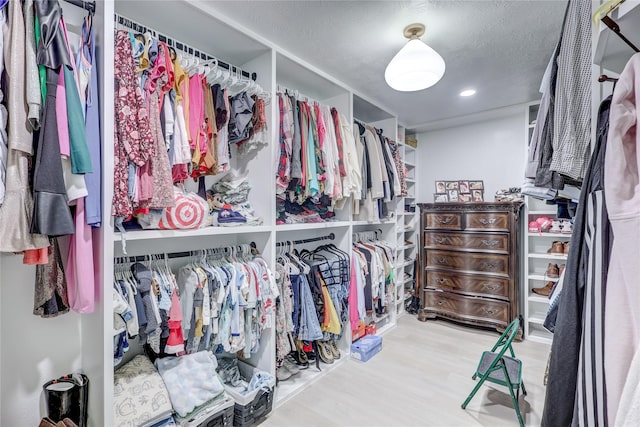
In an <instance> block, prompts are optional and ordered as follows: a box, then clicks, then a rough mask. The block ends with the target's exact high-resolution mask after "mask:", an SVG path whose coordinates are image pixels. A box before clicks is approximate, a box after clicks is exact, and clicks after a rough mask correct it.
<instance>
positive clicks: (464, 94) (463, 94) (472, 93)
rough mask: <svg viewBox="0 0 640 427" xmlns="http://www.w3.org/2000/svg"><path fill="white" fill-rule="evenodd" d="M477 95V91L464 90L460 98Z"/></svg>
mask: <svg viewBox="0 0 640 427" xmlns="http://www.w3.org/2000/svg"><path fill="white" fill-rule="evenodd" d="M475 94H476V90H475V89H466V90H463V91H462V92H460V96H463V97H467V96H473V95H475Z"/></svg>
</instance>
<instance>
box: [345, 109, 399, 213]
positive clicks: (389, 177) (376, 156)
mask: <svg viewBox="0 0 640 427" xmlns="http://www.w3.org/2000/svg"><path fill="white" fill-rule="evenodd" d="M353 135H354V139H355V141H357V143H358V155H359V161H360V165H361V176H362V187H361V190H362V191H361V196H360V198H359V199H354V205H353V208H354V209H353V212H354V218H356V219H358V220H362V221H378V220H380V219H383V218H386V217H388V216H389V214H390V213H389V209H388V207H387V205H386V203H388V202H391V200H392V199H394V198H395V196H396V195H401V194H402V192H403V184H402V183H404V191H405V193H406V181H405V176H404V166H403V164H402V161H401V159H400V153H399V151H398V149H397V144H395V143H394V144H395V148H392V144H390V140H389V139H388V138H385V137H384V136H383V135H382V130H381V129H376V128H375V127H373V126H370V125H367V124H365V123H363V122H361V121H359V120H357V119H356V120H354V124H353Z"/></svg>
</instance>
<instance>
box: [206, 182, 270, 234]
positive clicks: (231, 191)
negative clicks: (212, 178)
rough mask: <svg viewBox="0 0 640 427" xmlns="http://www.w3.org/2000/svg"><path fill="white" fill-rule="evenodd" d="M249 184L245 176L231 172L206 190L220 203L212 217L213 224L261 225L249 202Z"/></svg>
mask: <svg viewBox="0 0 640 427" xmlns="http://www.w3.org/2000/svg"><path fill="white" fill-rule="evenodd" d="M249 191H251V185H250V184H249V180H248V178H247V176H238V175H236V174H235V173H233V172H231V173H229V174H227V175H226V176H225V177H223V178H222V179H221V180H220V181H218V182H216V183H215V184H214V185H213V186H212V187H211V189H210V190H209V191H208V193H209V195H210V196H212V197H215V198H216V199H217V200H219V201H220V203H221V204H222V205H221V206H220V209H219V210H218V212H217V215H216V217H215V219H214V225H219V226H235V225H261V224H262V218H260V217H259V216H257V215H256V214H255V212H254V210H253V209H252V208H251V204H250V203H249Z"/></svg>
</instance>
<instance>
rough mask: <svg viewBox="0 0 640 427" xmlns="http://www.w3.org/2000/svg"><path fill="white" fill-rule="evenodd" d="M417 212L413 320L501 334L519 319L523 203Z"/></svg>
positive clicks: (430, 207)
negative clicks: (417, 305)
mask: <svg viewBox="0 0 640 427" xmlns="http://www.w3.org/2000/svg"><path fill="white" fill-rule="evenodd" d="M419 206H420V226H421V228H420V243H421V245H420V248H421V250H420V253H419V264H420V304H421V307H422V308H421V310H420V312H419V314H418V319H419V320H422V321H425V320H427V319H431V318H436V317H442V318H446V319H450V320H455V321H457V322H461V323H466V324H469V325H474V326H485V327H491V328H496V329H498V330H501V329H503V328H504V327H505V326H507V325H508V324H509V323H510V322H511V321H512V320H513V319H515V318H516V317H518V316H520V314H521V313H520V296H519V292H518V290H519V279H520V277H519V276H520V265H519V255H520V236H519V234H520V222H519V220H520V210H521V208H522V206H523V204H522V203H489V202H484V203H427V204H419Z"/></svg>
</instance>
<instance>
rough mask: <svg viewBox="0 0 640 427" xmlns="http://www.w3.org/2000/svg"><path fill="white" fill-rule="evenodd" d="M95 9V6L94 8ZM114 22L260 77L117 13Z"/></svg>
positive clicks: (252, 76) (219, 63)
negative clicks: (148, 33)
mask: <svg viewBox="0 0 640 427" xmlns="http://www.w3.org/2000/svg"><path fill="white" fill-rule="evenodd" d="M65 1H69V2H70V3H75V2H78V3H83V2H82V0H65ZM94 7H95V6H94ZM114 20H115V22H116V23H117V24H120V25H122V26H123V27H126V28H129V29H131V30H133V31H136V32H138V33H146V32H150V33H152V34H153V35H154V36H155V37H157V38H158V40H160V41H161V42H163V43H166V44H167V45H168V46H170V47H173V48H175V49H178V50H180V51H182V52H184V53H187V54H189V55H193V56H195V57H196V58H199V59H202V60H204V61H209V60H212V59H215V60H217V61H218V67H221V68H224V69H225V70H229V71H230V72H232V73H237V72H238V71H240V72H241V73H242V76H243V77H246V78H248V79H251V80H253V81H255V80H256V79H257V78H258V75H257V74H256V73H249V72H247V71H244V70H242V69H241V68H240V67H236V66H235V65H231V64H229V63H227V62H224V61H221V60H219V59H218V58H216V57H215V56H212V55H209V54H207V53H204V52H202V51H200V50H198V49H194V48H193V47H191V46H188V45H187V44H186V43H182V42H180V41H178V40H176V39H174V38H171V37H169V36H167V35H165V34H162V33H160V32H159V31H156V30H154V29H153V28H150V27H147V26H146V25H142V24H140V23H138V22H135V21H133V20H131V19H129V18H126V17H124V16H121V15H118V14H117V13H116V14H114Z"/></svg>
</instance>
